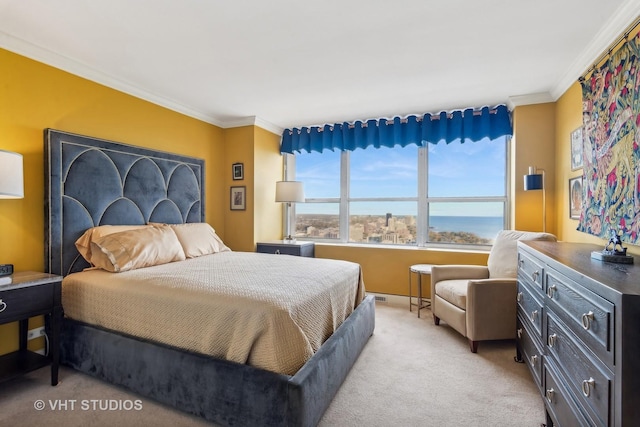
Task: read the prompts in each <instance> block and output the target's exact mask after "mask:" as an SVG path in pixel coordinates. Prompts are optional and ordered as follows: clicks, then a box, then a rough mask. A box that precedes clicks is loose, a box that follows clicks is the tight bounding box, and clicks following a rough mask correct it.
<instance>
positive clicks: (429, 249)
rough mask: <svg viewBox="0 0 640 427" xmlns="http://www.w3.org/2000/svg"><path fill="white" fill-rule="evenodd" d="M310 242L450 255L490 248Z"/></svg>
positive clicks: (487, 250) (489, 247)
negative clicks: (447, 253)
mask: <svg viewBox="0 0 640 427" xmlns="http://www.w3.org/2000/svg"><path fill="white" fill-rule="evenodd" d="M308 241H312V242H314V243H315V244H316V246H328V247H336V248H345V247H347V248H358V249H376V250H378V249H385V250H400V251H425V252H451V253H476V254H487V253H489V252H490V251H491V246H480V245H477V246H464V245H430V246H409V245H407V246H404V245H385V244H376V243H332V242H323V241H313V240H308Z"/></svg>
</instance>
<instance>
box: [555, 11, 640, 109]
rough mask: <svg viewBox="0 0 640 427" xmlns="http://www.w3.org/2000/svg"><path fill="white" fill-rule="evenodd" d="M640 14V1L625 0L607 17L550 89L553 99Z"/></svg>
mask: <svg viewBox="0 0 640 427" xmlns="http://www.w3.org/2000/svg"><path fill="white" fill-rule="evenodd" d="M639 15H640V1H638V0H627V1H626V2H624V3H623V4H622V5H620V7H619V8H618V10H616V12H615V13H614V14H613V15H612V16H611V18H609V20H608V21H607V23H606V24H605V25H604V26H603V27H602V28H601V29H600V31H598V33H597V34H596V36H595V37H594V38H593V40H592V41H591V43H589V45H588V47H587V49H585V50H584V51H583V52H582V53H581V54H580V56H578V58H576V60H575V61H574V62H573V63H572V64H571V67H569V69H568V70H567V72H565V73H564V76H563V77H562V79H560V81H559V82H558V84H557V85H556V86H555V87H554V88H553V89H552V90H551V95H552V96H553V97H554V100H558V98H560V97H561V96H562V94H563V93H565V92H566V91H567V90H568V89H569V88H570V87H571V85H573V84H574V83H575V82H576V81H578V79H579V78H580V76H582V74H583V73H584V72H585V71H587V70H588V69H589V68H590V67H591V66H592V65H593V62H594V61H596V60H597V59H598V58H599V57H600V56H601V55H602V54H603V53H604V52H605V51H607V50H608V49H609V46H610V45H611V44H612V43H613V42H615V41H616V39H617V38H619V37H620V36H622V35H623V32H624V31H625V30H626V29H627V27H629V26H630V25H631V24H632V23H633V21H634V20H636V19H637V18H638V16H639Z"/></svg>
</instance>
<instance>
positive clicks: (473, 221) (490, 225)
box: [429, 216, 504, 239]
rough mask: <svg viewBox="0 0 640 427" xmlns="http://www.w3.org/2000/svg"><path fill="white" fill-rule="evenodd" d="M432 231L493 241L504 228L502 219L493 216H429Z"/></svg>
mask: <svg viewBox="0 0 640 427" xmlns="http://www.w3.org/2000/svg"><path fill="white" fill-rule="evenodd" d="M429 228H430V229H431V230H433V231H439V232H442V231H465V232H469V233H474V234H476V235H477V236H479V237H483V238H485V239H493V238H494V237H496V234H498V231H500V230H502V229H503V228H504V224H503V218H502V217H493V216H431V217H429Z"/></svg>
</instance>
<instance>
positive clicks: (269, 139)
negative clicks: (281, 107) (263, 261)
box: [251, 127, 283, 250]
mask: <svg viewBox="0 0 640 427" xmlns="http://www.w3.org/2000/svg"><path fill="white" fill-rule="evenodd" d="M254 131H255V138H254V141H255V144H254V149H255V155H254V157H255V167H254V169H255V177H254V192H255V193H254V203H255V212H256V214H255V217H254V219H253V223H254V233H253V238H254V241H253V243H255V242H264V241H269V240H277V239H281V238H282V204H281V203H275V197H276V181H282V168H283V157H282V156H281V155H280V135H275V134H273V133H271V132H268V131H266V130H264V129H262V128H259V127H254ZM251 250H254V246H252V249H251Z"/></svg>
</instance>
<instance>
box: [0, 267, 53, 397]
mask: <svg viewBox="0 0 640 427" xmlns="http://www.w3.org/2000/svg"><path fill="white" fill-rule="evenodd" d="M61 290H62V277H61V276H56V275H53V274H46V273H37V272H34V271H25V272H18V273H14V274H12V275H11V276H3V277H0V324H4V323H9V322H15V321H18V322H19V343H20V344H19V348H18V350H17V351H14V352H13V353H9V354H5V355H2V356H0V382H3V381H5V380H9V379H11V378H14V377H17V376H19V375H22V374H24V373H27V372H29V371H33V370H35V369H39V368H42V367H44V366H47V365H49V364H51V385H56V384H58V363H59V361H60V346H59V342H60V324H61V322H62V303H61ZM40 315H48V316H46V317H45V331H46V333H47V336H48V339H49V343H48V344H49V356H48V357H45V356H42V355H40V354H38V353H34V352H32V351H29V350H27V333H28V329H29V324H28V322H29V318H30V317H34V316H40Z"/></svg>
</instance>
